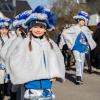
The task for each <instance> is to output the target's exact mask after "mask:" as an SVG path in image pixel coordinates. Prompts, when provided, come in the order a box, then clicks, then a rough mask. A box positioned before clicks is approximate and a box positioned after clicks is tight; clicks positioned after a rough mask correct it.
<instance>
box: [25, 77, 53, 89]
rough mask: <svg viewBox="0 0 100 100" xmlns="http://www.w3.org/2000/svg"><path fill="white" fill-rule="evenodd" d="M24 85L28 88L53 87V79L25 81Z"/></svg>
mask: <svg viewBox="0 0 100 100" xmlns="http://www.w3.org/2000/svg"><path fill="white" fill-rule="evenodd" d="M24 86H25V88H26V89H36V90H40V89H51V87H52V81H50V80H49V79H41V80H34V81H30V82H27V83H25V85H24Z"/></svg>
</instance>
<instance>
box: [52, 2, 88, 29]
mask: <svg viewBox="0 0 100 100" xmlns="http://www.w3.org/2000/svg"><path fill="white" fill-rule="evenodd" d="M52 10H53V11H54V12H55V14H56V15H57V27H59V28H62V26H64V25H66V24H72V23H74V20H73V16H74V15H76V13H77V12H78V11H81V10H84V11H87V12H89V11H90V9H89V7H88V5H87V4H77V3H75V2H74V1H73V0H56V2H55V3H54V4H53V7H52Z"/></svg>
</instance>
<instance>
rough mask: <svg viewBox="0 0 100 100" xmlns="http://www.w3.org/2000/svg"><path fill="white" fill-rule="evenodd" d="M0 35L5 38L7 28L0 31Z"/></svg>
mask: <svg viewBox="0 0 100 100" xmlns="http://www.w3.org/2000/svg"><path fill="white" fill-rule="evenodd" d="M0 33H1V36H6V35H7V33H8V29H7V28H2V29H0Z"/></svg>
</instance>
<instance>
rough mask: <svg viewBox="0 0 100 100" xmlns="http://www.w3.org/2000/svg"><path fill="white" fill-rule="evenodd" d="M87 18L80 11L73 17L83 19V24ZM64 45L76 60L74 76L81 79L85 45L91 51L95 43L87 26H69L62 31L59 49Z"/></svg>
mask: <svg viewBox="0 0 100 100" xmlns="http://www.w3.org/2000/svg"><path fill="white" fill-rule="evenodd" d="M85 14H86V15H85ZM87 16H88V15H87V13H85V12H83V11H81V12H79V13H78V15H76V16H74V18H75V19H83V20H85V24H87V21H88V17H87ZM65 43H66V44H67V45H68V47H69V49H70V50H72V51H73V53H74V56H75V60H76V64H75V65H76V76H81V78H82V75H83V67H84V59H85V52H86V49H87V43H88V44H89V46H90V49H91V50H93V49H94V48H95V47H96V43H95V41H94V40H93V39H92V31H90V30H89V28H88V27H87V26H80V25H79V24H76V25H74V26H71V27H70V28H68V29H64V30H63V32H62V35H61V42H60V44H59V47H60V49H61V48H62V46H63V45H64V44H65Z"/></svg>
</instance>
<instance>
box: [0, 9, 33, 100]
mask: <svg viewBox="0 0 100 100" xmlns="http://www.w3.org/2000/svg"><path fill="white" fill-rule="evenodd" d="M31 11H32V10H28V11H24V12H22V13H20V14H18V15H17V16H16V17H15V18H14V20H13V22H12V24H11V26H10V28H11V29H12V30H15V31H14V37H12V38H10V39H9V41H8V42H7V43H5V45H4V47H3V48H2V50H1V52H0V55H1V57H2V59H3V61H4V63H5V64H6V70H7V73H8V74H9V71H8V67H7V64H8V62H9V60H8V59H9V56H10V55H11V53H12V52H13V50H14V49H15V48H16V46H17V45H18V44H19V43H20V41H22V40H23V39H24V38H26V36H27V34H26V33H27V30H26V29H25V26H23V25H22V24H23V23H24V21H25V19H26V18H27V17H28V16H29V14H30V13H31ZM8 91H10V92H11V93H10V92H9V94H10V97H11V99H12V100H15V99H16V100H24V98H23V97H24V88H23V85H22V84H20V85H13V84H12V83H11V82H9V90H8Z"/></svg>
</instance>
